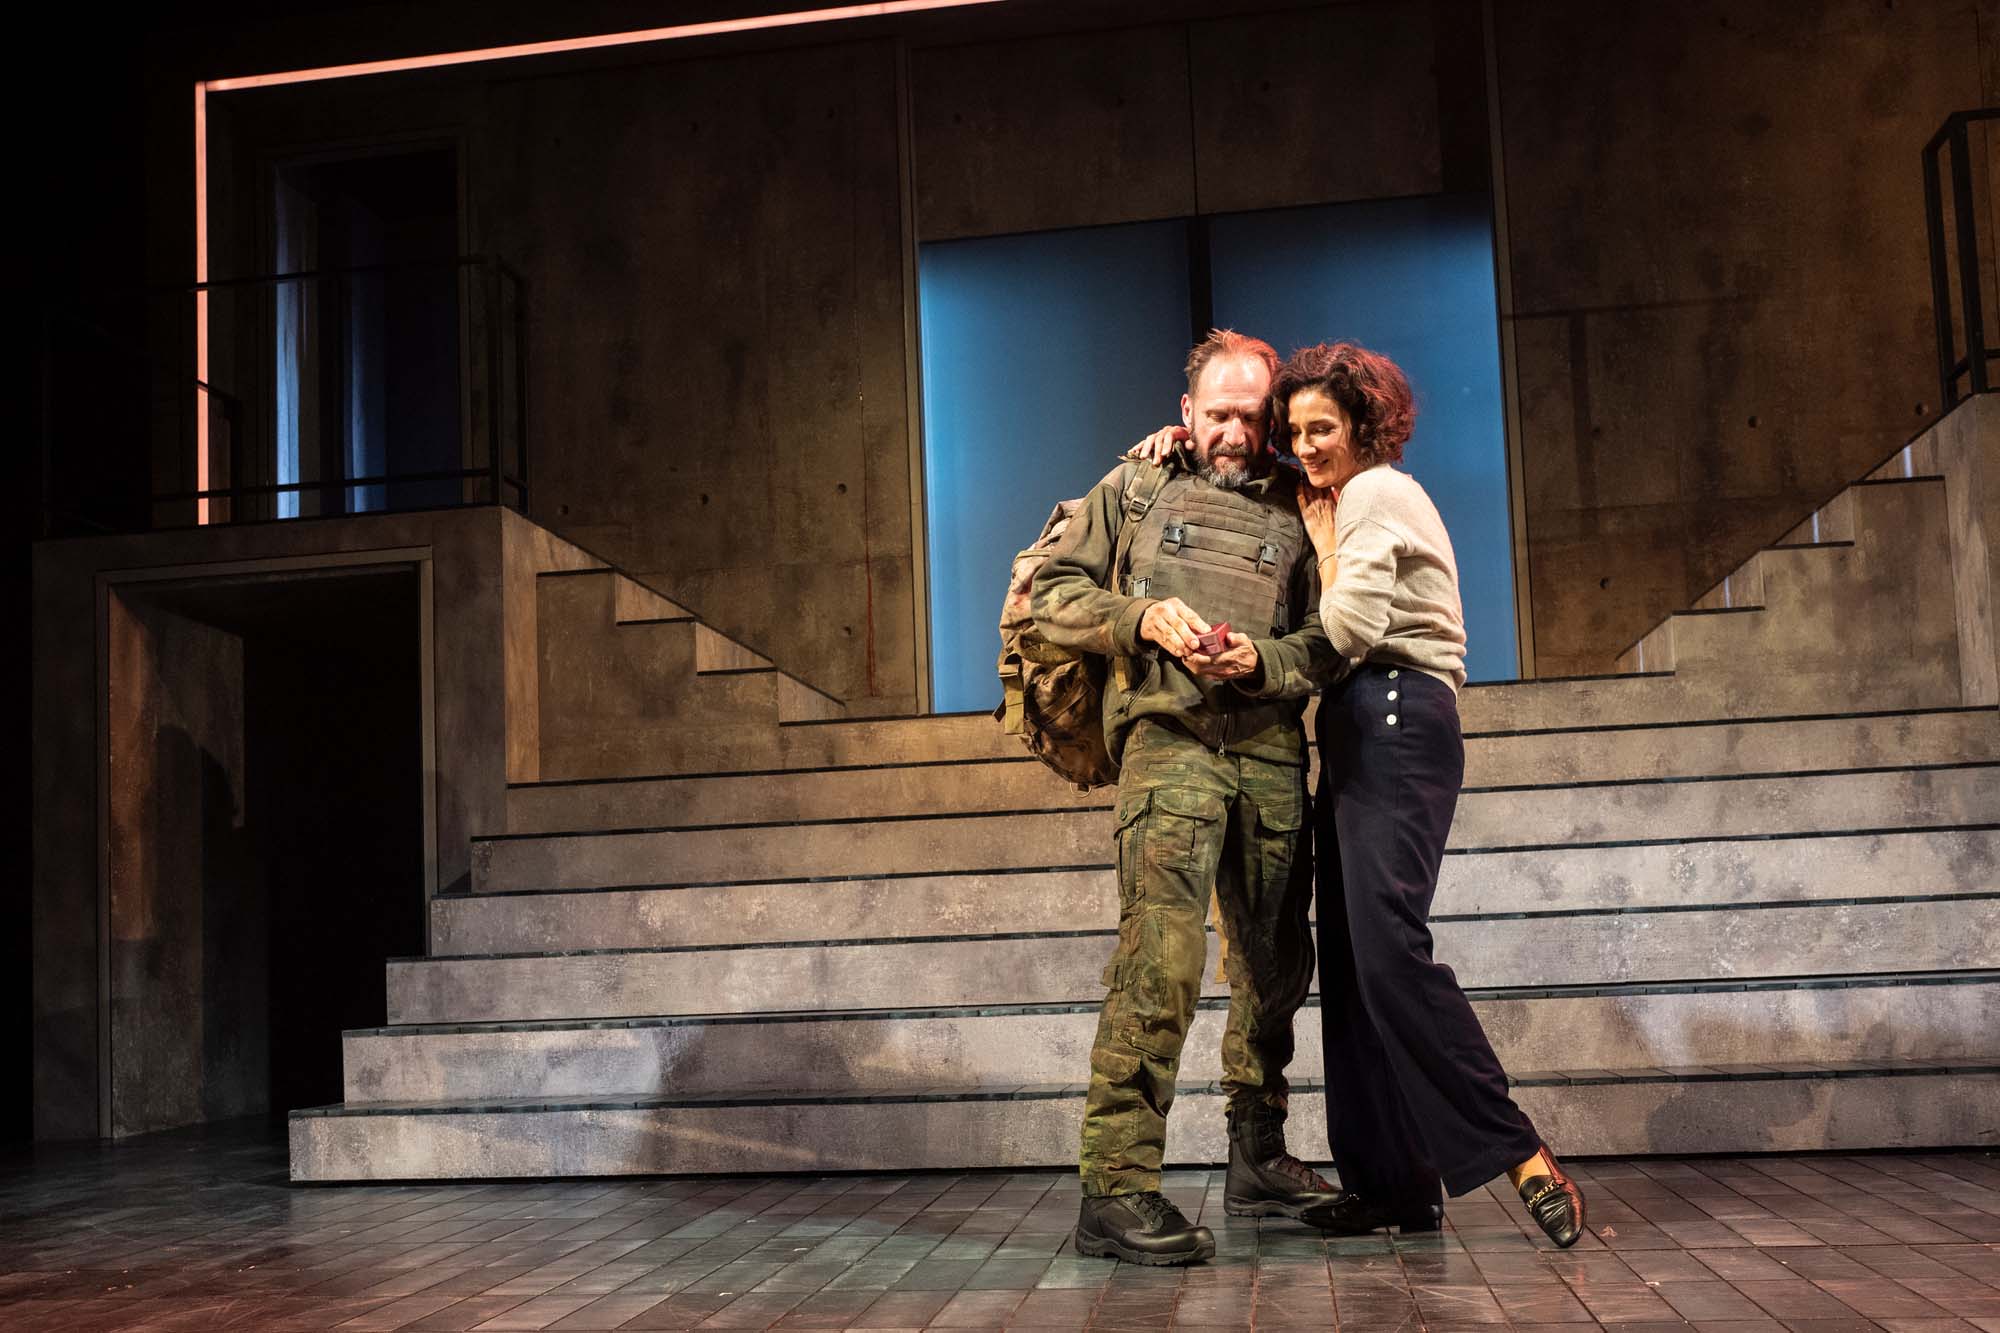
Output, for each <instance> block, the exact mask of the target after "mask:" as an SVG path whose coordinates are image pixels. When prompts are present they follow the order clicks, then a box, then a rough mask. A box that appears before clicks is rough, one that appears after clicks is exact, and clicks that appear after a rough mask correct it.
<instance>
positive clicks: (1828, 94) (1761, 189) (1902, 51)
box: [1496, 0, 1982, 674]
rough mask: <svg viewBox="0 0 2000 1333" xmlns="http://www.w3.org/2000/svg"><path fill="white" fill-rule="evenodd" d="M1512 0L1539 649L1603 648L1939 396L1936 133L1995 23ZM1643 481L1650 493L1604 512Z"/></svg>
mask: <svg viewBox="0 0 2000 1333" xmlns="http://www.w3.org/2000/svg"><path fill="white" fill-rule="evenodd" d="M1496 17H1497V42H1498V52H1497V55H1498V62H1499V71H1500V93H1501V96H1500V101H1501V116H1502V124H1503V133H1504V140H1505V146H1506V166H1507V188H1508V204H1509V206H1508V228H1509V231H1508V234H1509V239H1510V245H1511V250H1510V254H1509V256H1508V262H1509V263H1510V264H1511V267H1512V278H1513V284H1514V299H1515V304H1516V309H1517V312H1518V314H1519V320H1518V323H1517V329H1518V332H1519V334H1520V337H1519V339H1518V347H1519V357H1520V364H1519V370H1520V376H1521V385H1522V402H1523V442H1522V443H1523V449H1524V451H1525V452H1524V472H1525V474H1526V479H1527V485H1528V488H1529V506H1528V532H1529V542H1530V548H1531V552H1530V558H1531V561H1532V565H1533V569H1534V572H1535V573H1534V599H1535V608H1534V614H1535V639H1536V643H1537V647H1538V663H1537V665H1538V668H1539V669H1540V670H1541V671H1542V672H1543V673H1544V674H1553V673H1563V672H1576V671H1591V670H1604V669H1607V667H1608V665H1609V663H1610V660H1611V658H1612V657H1614V656H1615V655H1616V654H1617V653H1618V652H1619V651H1620V650H1622V649H1623V648H1624V647H1625V646H1626V644H1627V643H1629V642H1630V641H1631V639H1632V638H1633V637H1635V636H1636V634H1637V632H1639V631H1642V630H1644V629H1645V628H1646V627H1647V626H1649V625H1651V624H1652V623H1653V622H1655V621H1657V620H1658V618H1659V616H1660V615H1661V614H1663V613H1664V612H1666V611H1668V610H1671V609H1673V608H1675V607H1677V606H1682V605H1686V604H1687V603H1688V602H1689V601H1691V600H1692V599H1693V598H1694V597H1695V596H1696V595H1698V594H1699V593H1700V592H1701V591H1702V590H1703V589H1704V588H1706V587H1707V586H1708V585H1709V584H1710V583H1712V582H1714V581H1715V579H1717V578H1719V577H1720V576H1721V575H1722V574H1724V573H1726V572H1727V571H1728V570H1729V569H1730V568H1733V567H1734V566H1735V565H1736V564H1737V563H1739V562H1740V561H1741V560H1742V559H1743V558H1744V557H1745V556H1747V555H1748V554H1749V553H1750V552H1751V551H1752V550H1754V549H1756V548H1757V547H1758V546H1761V545H1763V544H1765V543H1767V542H1770V541H1772V540H1774V539H1775V538H1776V537H1777V535H1778V534H1779V532H1781V531H1783V527H1784V524H1785V522H1786V521H1787V519H1786V517H1785V516H1786V515H1790V516H1791V519H1790V521H1794V522H1795V521H1796V519H1797V516H1798V515H1800V514H1803V513H1805V512H1807V511H1808V510H1810V509H1811V508H1812V507H1813V506H1814V505H1816V504H1818V503H1820V502H1821V501H1823V500H1824V499H1825V498H1826V497H1827V496H1828V495H1831V494H1832V493H1833V492H1834V491H1836V490H1838V489H1839V487H1840V486H1841V485H1842V484H1844V483H1845V482H1848V481H1851V480H1853V479H1854V478H1856V477H1858V476H1860V475H1861V474H1862V473H1864V472H1865V471H1866V470H1867V469H1868V468H1869V467H1870V466H1872V465H1873V464H1874V463H1875V462H1877V461H1879V459H1881V458H1882V457H1883V456H1885V455H1886V454H1888V453H1889V451H1890V450H1891V449H1893V448H1895V447H1896V445H1897V444H1898V443H1899V442H1900V441H1901V440H1902V439H1904V438H1906V437H1907V436H1908V435H1909V433H1910V431H1911V430H1912V428H1913V427H1915V426H1916V425H1918V424H1920V423H1921V421H1922V419H1923V416H1924V415H1925V414H1926V413H1927V412H1929V411H1932V410H1934V409H1935V407H1936V403H1935V398H1936V389H1935V387H1934V385H1935V378H1936V376H1935V369H1934V367H1933V365H1932V346H1933V344H1932V339H1931V332H1930V329H1931V324H1930V308H1929V299H1928V297H1929V285H1928V277H1927V269H1926V249H1925V241H1924V230H1923V196H1922V190H1921V188H1920V185H1919V179H1920V178H1919V176H1918V173H1917V153H1918V149H1919V148H1921V146H1922V145H1923V143H1924V141H1925V140H1926V139H1928V138H1929V137H1930V135H1931V133H1932V132H1933V131H1934V130H1935V129H1936V128H1937V126H1938V124H1939V123H1940V122H1941V121H1942V120H1943V118H1944V117H1945V115H1947V114H1948V113H1950V112H1951V111H1953V110H1957V109H1960V108H1964V107H1971V106H1976V105H1979V103H1980V95H1981V94H1980V90H1981V82H1982V69H1981V53H1980V44H1979V40H1978V38H1979V29H1978V26H1977V24H1976V22H1975V20H1974V16H1973V15H1972V14H1971V13H1969V12H1968V11H1967V9H1966V7H1964V6H1962V5H1955V4H1948V3H1944V2H1943V0H1935V2H1933V3H1906V4H1899V5H1895V6H1884V5H1878V4H1863V3H1860V0H1824V2H1823V3H1816V4H1811V5H1803V6H1778V5H1763V6H1751V7H1747V8H1746V7H1744V6H1741V5H1732V4H1725V3H1720V0H1677V2H1676V3H1671V4H1662V5H1647V6H1640V7H1637V8H1633V9H1630V10H1628V11H1621V12H1620V14H1619V16H1618V18H1617V20H1616V21H1615V22H1614V21H1610V19H1609V16H1608V14H1607V13H1606V11H1604V10H1602V9H1601V8H1600V7H1598V6H1592V5H1586V4H1582V3H1570V2H1563V3H1556V4H1545V3H1539V2H1538V3H1509V2H1503V3H1502V4H1501V5H1500V6H1498V10H1497V16H1496ZM1635 483H1636V485H1635ZM1635 496H1636V497H1637V499H1636V502H1637V503H1643V504H1646V505H1655V506H1660V508H1658V509H1657V510H1656V511H1655V521H1651V522H1646V523H1643V524H1641V523H1636V522H1630V521H1618V520H1615V519H1612V518H1610V517H1609V516H1607V515H1606V513H1605V512H1604V511H1606V510H1607V509H1615V508H1617V507H1620V506H1624V505H1628V504H1632V503H1635V499H1634V498H1631V497H1635ZM1646 568H1651V569H1653V570H1655V571H1656V574H1655V576H1654V577H1650V578H1648V577H1645V576H1643V574H1642V573H1641V571H1642V570H1644V569H1646ZM1664 571H1672V576H1671V577H1659V576H1658V573H1659V572H1664ZM1606 580H1608V581H1609V583H1608V586H1602V585H1603V581H1606Z"/></svg>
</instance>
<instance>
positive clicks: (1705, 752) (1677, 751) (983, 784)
mask: <svg viewBox="0 0 2000 1333" xmlns="http://www.w3.org/2000/svg"><path fill="white" fill-rule="evenodd" d="M996 729H997V724H996ZM1465 748H1466V778H1465V780H1466V784H1467V785H1468V786H1469V787H1473V788H1479V787H1486V786H1497V785H1518V784H1526V783H1553V782H1571V783H1573V782H1607V781H1629V780H1634V779H1644V778H1693V777H1710V776H1716V775H1723V774H1740V773H1751V772H1778V771H1797V770H1801V769H1804V770H1819V771H1825V770H1839V769H1849V768H1857V767H1892V766H1902V765H1912V764H1937V763H1959V762H1966V761H1972V760H1990V759H1994V758H2000V713H1996V712H1995V710H1993V709H1990V708H1980V709H1968V708H1953V709H1938V710H1924V711H1915V712H1907V711H1902V712H1895V713H1886V714H1880V713H1878V714H1863V715H1858V716H1857V715H1844V716H1840V717H1811V718H1791V719H1783V720H1755V721H1748V722H1742V721H1726V722H1710V723H1705V724H1689V725H1685V726H1675V727H1613V728H1593V729H1588V730H1582V731H1575V732H1562V733H1555V734H1549V733H1541V734H1531V735H1503V736H1472V737H1468V738H1467V740H1466V747H1465ZM1105 801H1106V797H1105V794H1104V793H1103V792H1097V793H1082V792H1078V791H1077V790H1076V789H1075V788H1074V787H1072V786H1070V785H1069V784H1067V783H1065V782H1063V781H1062V779H1060V778H1059V777H1057V776H1056V775H1055V774H1054V773H1051V772H1050V771H1049V770H1048V769H1047V768H1045V767H1043V766H1042V765H1041V764H1040V763H1039V762H1038V761H1036V760H1035V759H1034V758H1032V757H1031V756H1029V755H1027V754H1026V753H1025V752H1017V753H1016V754H1015V755H1013V756H1010V757H1008V758H1004V759H964V760H931V761H924V762H917V763H903V764H899V763H886V762H884V763H876V764H871V765H867V766H864V767H859V768H820V769H779V770H775V771H768V772H754V773H742V774H729V773H718V774H707V775H700V774H690V775H675V776H663V777H654V778H629V779H610V780H580V781H570V782H540V783H525V784H519V785H516V786H514V787H511V788H510V789H509V790H508V793H507V830H506V831H507V832H508V833H557V832H570V831H584V830H602V829H617V828H637V827H658V828H666V827H687V826H690V825H713V824H755V823H773V822H786V821H799V820H825V819H837V818H888V817H895V816H898V815H914V814H950V813H966V812H977V811H982V810H1020V809H1030V808H1036V807H1083V806H1090V805H1103V804H1105Z"/></svg>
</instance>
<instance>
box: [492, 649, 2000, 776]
mask: <svg viewBox="0 0 2000 1333" xmlns="http://www.w3.org/2000/svg"><path fill="white" fill-rule="evenodd" d="M1668 674H1670V673H1668ZM1570 679H1575V680H1593V679H1623V678H1622V677H1587V676H1577V677H1571V678H1570ZM1509 683H1517V684H1533V683H1535V682H1532V681H1526V682H1509ZM807 688H811V687H810V686H808V687H807ZM1466 688H1467V689H1472V688H1474V687H1473V686H1471V685H1468V686H1466ZM1950 713H1993V714H1995V715H1996V716H2000V707H1996V706H1995V705H1993V704H1946V705H1940V706H1937V707H1929V708H1882V709H1871V710H1863V711H1859V712H1837V713H1784V714H1774V715H1772V716H1769V717H1713V718H1691V719H1687V720H1684V721H1673V722H1599V723H1591V724H1588V725H1584V726H1576V727H1528V728H1522V729H1516V730H1499V731H1468V732H1466V733H1465V739H1466V740H1468V741H1471V740H1501V739H1508V738H1512V737H1517V736H1562V735H1588V734H1590V733H1593V732H1618V731H1664V730H1669V729H1673V728H1678V727H1761V726H1783V725H1786V724H1788V723H1800V722H1861V721H1868V720H1870V719H1874V718H1892V717H1929V716H1933V715H1944V714H1950ZM928 716H931V717H939V718H952V717H966V716H971V715H970V714H964V713H934V714H929V715H928ZM979 716H982V717H983V716H985V714H983V713H982V714H979ZM883 720H885V719H880V718H837V719H831V720H827V721H814V722H787V723H785V724H784V725H785V726H788V727H790V726H826V725H832V724H833V723H835V722H841V723H854V724H860V723H865V722H875V721H883ZM895 720H898V721H916V720H919V719H917V718H902V719H895ZM1307 744H1309V745H1313V746H1315V747H1317V745H1318V742H1317V741H1314V740H1311V739H1310V738H1309V739H1308V741H1307ZM1039 762H1041V761H1040V760H1038V759H1036V758H1035V757H1034V756H1033V755H1031V754H1025V753H1023V754H1015V755H972V756H968V757H966V758H960V759H913V760H899V761H893V762H887V763H877V764H805V765H800V766H798V767H795V768H743V769H713V770H708V771H704V772H692V773H642V774H638V775H634V776H620V777H604V778H552V779H549V780H547V781H539V782H510V783H508V784H507V790H508V791H510V792H514V791H541V790H547V789H559V788H564V787H604V786H613V785H626V784H637V783H650V782H659V783H668V782H697V781H700V780H701V779H703V778H775V777H789V776H793V775H796V774H811V773H865V772H872V771H878V770H883V769H896V768H954V767H959V766H962V765H973V764H1033V763H1039Z"/></svg>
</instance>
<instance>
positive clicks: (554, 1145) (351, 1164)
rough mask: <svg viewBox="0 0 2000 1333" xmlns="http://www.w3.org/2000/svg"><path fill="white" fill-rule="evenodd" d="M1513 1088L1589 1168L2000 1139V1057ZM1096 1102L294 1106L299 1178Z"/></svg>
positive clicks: (1196, 1127) (875, 1128) (1668, 1074)
mask: <svg viewBox="0 0 2000 1333" xmlns="http://www.w3.org/2000/svg"><path fill="white" fill-rule="evenodd" d="M1514 1095H1515V1097H1516V1098H1517V1100H1518V1101H1519V1102H1520V1103H1521V1106H1522V1109H1523V1110H1525V1111H1526V1112H1527V1113H1528V1114H1529V1116H1530V1117H1532V1118H1533V1119H1534V1120H1535V1122H1536V1126H1537V1128H1538V1129H1540V1130H1541V1132H1542V1134H1543V1136H1544V1137H1545V1138H1547V1139H1548V1140H1549V1141H1550V1142H1552V1143H1559V1144H1562V1145H1563V1150H1564V1151H1565V1152H1566V1153H1568V1154H1569V1155H1571V1156H1575V1157H1585V1156H1592V1155H1599V1154H1627V1153H1646V1152H1661V1153H1681V1152H1718V1151H1720V1152H1765V1151H1781V1152H1782V1151H1802V1150H1807V1149H1816V1150H1825V1149H1832V1150H1836V1151H1838V1150H1842V1149H1859V1148H1885V1147H1887V1148H1893V1147H1901V1146H1910V1147H1919V1146H1930V1145H1933V1144H1938V1143H1958V1144H1965V1145H1968V1146H1970V1145H1994V1144H1996V1143H2000V1131H1996V1128H1995V1127H1996V1126H2000V1060H1993V1059H1973V1060H1966V1061H1941V1062H1936V1063H1923V1062H1912V1063H1908V1064H1890V1063H1888V1062H1875V1061H1852V1062H1845V1063H1840V1064H1828V1065H1803V1064H1802V1065H1792V1066H1785V1067H1774V1066H1766V1065H1754V1066H1740V1067H1739V1066H1705V1067H1702V1068H1700V1069H1690V1070H1679V1071H1663V1070H1657V1069H1653V1070H1635V1071H1629V1072H1626V1071H1604V1070H1575V1071H1571V1072H1567V1073H1553V1074H1532V1073H1524V1074H1521V1075H1519V1076H1517V1081H1516V1086H1515V1090H1514ZM1082 1105H1083V1087H1082V1086H1081V1085H1080V1084H1074V1083H1070V1084H1047V1085H1030V1086H1025V1087H1004V1088H1000V1087H991V1088H989V1087H957V1088H952V1087H936V1088H930V1089H926V1090H922V1091H905V1092H883V1091H879V1090H875V1089H868V1088H865V1087H863V1088H856V1089H851V1090H848V1091H846V1092H842V1093H814V1092H774V1091H751V1092H723V1093H716V1094H711V1095H706V1096H696V1097H658V1096H618V1095H609V1096H606V1095H600V1096H595V1097H589V1098H578V1099H571V1100H565V1099H543V1098H521V1099H510V1100H506V1101H499V1102H467V1103H458V1102H425V1103H414V1104H397V1103H383V1104H376V1105H365V1106H351V1105H343V1106H330V1107H318V1108H313V1109H311V1110H304V1111H294V1112H293V1113H292V1115H291V1122H290V1129H291V1163H292V1179H294V1180H297V1181H317V1180H424V1179H437V1178H441V1177H448V1178H458V1179H486V1178H510V1177H542V1176H577V1175H693V1174H705V1173H733V1172H754V1173H759V1174H767V1173H770V1172H776V1171H814V1172H817V1171H927V1170H959V1169H966V1168H978V1167H1018V1168H1030V1167H1036V1168H1042V1167H1046V1168H1057V1167H1062V1166H1065V1165H1067V1164H1069V1163H1071V1162H1073V1161H1074V1160H1075V1152H1076V1135H1077V1122H1078V1118H1079V1116H1080V1114H1081V1110H1082ZM1324 1117H1325V1106H1324V1100H1323V1097H1322V1096H1321V1093H1320V1089H1319V1088H1318V1087H1317V1086H1316V1085H1311V1084H1302V1085H1301V1086H1300V1087H1299V1088H1298V1089H1297V1090H1296V1091H1295V1092H1294V1095H1293V1097H1292V1103H1291V1120H1290V1125H1289V1130H1288V1138H1289V1141H1290V1145H1291V1147H1292V1148H1293V1150H1294V1151H1296V1152H1297V1153H1298V1154H1299V1155H1300V1156H1302V1157H1305V1158H1308V1159H1311V1160H1319V1161H1323V1160H1325V1159H1326V1157H1327V1148H1326V1139H1325V1118H1324ZM1167 1147H1168V1160H1169V1162H1170V1163H1175V1164H1180V1163H1214V1162H1219V1161H1221V1160H1223V1158H1224V1156H1225V1155H1226V1141H1225V1134H1224V1128H1223V1097H1222V1094H1221V1090H1220V1088H1219V1087H1217V1086H1216V1085H1214V1084H1208V1085H1191V1086H1183V1087H1182V1089H1181V1090H1180V1095H1179V1096H1178V1098H1177V1099H1176V1101H1175V1104H1174V1109H1173V1112H1172V1115H1171V1119H1170V1128H1169V1131H1168V1138H1167Z"/></svg>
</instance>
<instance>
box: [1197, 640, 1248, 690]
mask: <svg viewBox="0 0 2000 1333" xmlns="http://www.w3.org/2000/svg"><path fill="white" fill-rule="evenodd" d="M1182 660H1183V661H1185V662H1186V663H1187V666H1188V670H1190V671H1192V672H1194V674H1195V675H1197V676H1206V677H1208V678H1209V679H1210V680H1241V679H1242V678H1243V677H1245V676H1248V675H1251V674H1253V673H1254V672H1255V671H1256V670H1257V645H1256V644H1255V643H1253V642H1251V640H1250V637H1249V636H1248V635H1245V634H1234V633H1232V634H1231V635H1230V636H1229V646H1228V647H1227V648H1224V649H1223V650H1222V651H1221V652H1219V653H1217V654H1216V655H1215V656H1213V657H1210V656H1208V655H1207V654H1205V653H1192V654H1190V655H1189V656H1187V657H1185V658H1183V659H1182Z"/></svg>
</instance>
